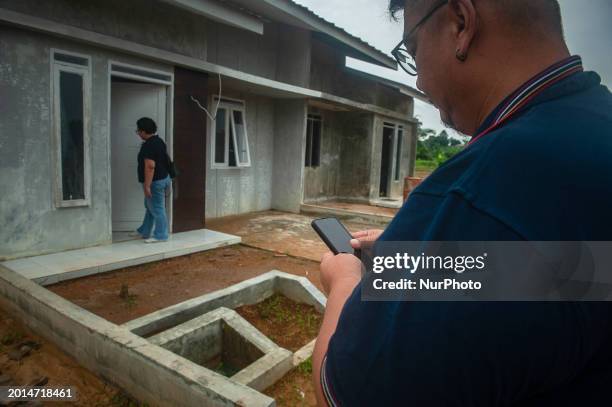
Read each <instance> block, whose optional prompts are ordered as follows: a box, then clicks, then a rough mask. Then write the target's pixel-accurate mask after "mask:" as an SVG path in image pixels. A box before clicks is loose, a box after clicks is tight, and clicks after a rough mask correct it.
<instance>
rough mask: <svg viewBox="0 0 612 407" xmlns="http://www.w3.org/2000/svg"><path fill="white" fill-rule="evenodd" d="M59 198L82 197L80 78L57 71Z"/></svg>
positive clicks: (82, 165) (82, 140) (82, 139)
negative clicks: (58, 100) (59, 141)
mask: <svg viewBox="0 0 612 407" xmlns="http://www.w3.org/2000/svg"><path fill="white" fill-rule="evenodd" d="M59 87H60V89H59V99H60V132H61V161H62V199H63V200H65V201H71V200H76V199H85V149H84V127H83V77H82V76H81V75H79V74H76V73H72V72H60V78H59Z"/></svg>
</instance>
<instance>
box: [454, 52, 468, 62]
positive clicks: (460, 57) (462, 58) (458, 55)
mask: <svg viewBox="0 0 612 407" xmlns="http://www.w3.org/2000/svg"><path fill="white" fill-rule="evenodd" d="M455 57H456V58H457V59H458V60H459V61H461V62H465V60H466V59H467V54H466V53H464V52H461V51H460V50H457V51H455Z"/></svg>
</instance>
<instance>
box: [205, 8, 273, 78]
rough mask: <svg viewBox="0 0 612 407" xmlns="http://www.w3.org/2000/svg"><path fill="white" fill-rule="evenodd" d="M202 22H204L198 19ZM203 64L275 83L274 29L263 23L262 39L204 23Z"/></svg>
mask: <svg viewBox="0 0 612 407" xmlns="http://www.w3.org/2000/svg"><path fill="white" fill-rule="evenodd" d="M202 20H204V19H203V18H202ZM205 21H206V24H207V30H206V37H205V38H203V40H205V41H206V43H207V50H208V52H207V60H208V62H212V63H215V64H219V65H223V66H226V67H228V68H233V69H236V70H239V71H243V72H248V73H250V74H254V75H258V76H263V77H264V78H268V79H275V76H276V62H277V43H278V37H277V35H278V27H277V26H276V25H275V24H272V23H267V24H265V27H264V35H259V34H255V33H252V32H248V31H244V30H240V29H238V28H235V27H230V26H227V25H224V24H220V23H217V22H214V21H210V20H205Z"/></svg>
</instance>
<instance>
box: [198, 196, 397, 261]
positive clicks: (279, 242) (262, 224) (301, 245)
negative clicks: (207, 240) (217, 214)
mask: <svg viewBox="0 0 612 407" xmlns="http://www.w3.org/2000/svg"><path fill="white" fill-rule="evenodd" d="M381 209H385V210H387V209H388V208H381ZM313 219H314V217H311V216H305V215H297V214H293V213H285V212H276V211H266V212H256V213H249V214H246V215H238V216H227V217H224V218H218V219H212V220H210V221H208V222H207V223H206V227H207V228H208V229H212V230H217V231H219V232H224V233H230V234H232V235H237V236H240V237H241V238H242V242H243V243H244V244H246V245H249V246H253V247H257V248H260V249H266V250H273V251H275V252H278V253H286V254H290V255H292V256H296V257H302V258H305V259H310V260H313V261H316V262H319V261H320V260H321V256H322V255H323V254H324V253H325V252H327V251H328V249H327V246H325V244H324V243H323V242H322V241H321V239H320V238H319V237H318V235H317V234H316V233H315V232H314V230H313V229H312V227H311V226H310V222H312V220H313ZM342 223H343V224H344V225H345V226H346V228H347V229H348V230H349V232H357V231H359V230H364V229H373V228H375V229H380V226H372V225H369V224H365V223H358V222H351V221H342Z"/></svg>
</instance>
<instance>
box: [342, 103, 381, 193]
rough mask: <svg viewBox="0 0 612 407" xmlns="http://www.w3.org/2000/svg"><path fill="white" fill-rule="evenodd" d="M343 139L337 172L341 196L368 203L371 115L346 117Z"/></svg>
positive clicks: (351, 114) (345, 115)
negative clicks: (339, 169)
mask: <svg viewBox="0 0 612 407" xmlns="http://www.w3.org/2000/svg"><path fill="white" fill-rule="evenodd" d="M343 119H344V120H343V124H344V126H343V137H342V145H341V155H340V163H341V165H342V167H341V171H339V172H338V196H339V197H340V198H343V199H349V200H350V199H353V200H364V201H365V200H367V199H368V197H369V192H370V163H371V160H370V155H371V153H372V149H371V145H372V141H371V140H372V137H373V133H372V132H373V120H374V115H373V114H371V113H356V112H350V113H345V114H343Z"/></svg>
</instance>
